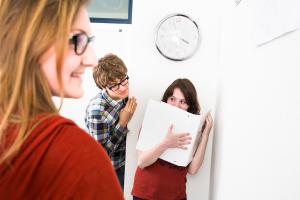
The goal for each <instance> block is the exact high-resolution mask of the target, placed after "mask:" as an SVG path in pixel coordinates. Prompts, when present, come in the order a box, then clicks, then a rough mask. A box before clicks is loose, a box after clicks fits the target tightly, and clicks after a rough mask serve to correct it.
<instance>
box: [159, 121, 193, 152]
mask: <svg viewBox="0 0 300 200" xmlns="http://www.w3.org/2000/svg"><path fill="white" fill-rule="evenodd" d="M191 139H192V137H191V136H190V133H173V125H171V126H170V127H169V129H168V133H167V135H166V137H165V138H164V140H163V142H162V143H163V144H164V146H165V148H181V149H187V147H186V145H188V144H190V143H191Z"/></svg>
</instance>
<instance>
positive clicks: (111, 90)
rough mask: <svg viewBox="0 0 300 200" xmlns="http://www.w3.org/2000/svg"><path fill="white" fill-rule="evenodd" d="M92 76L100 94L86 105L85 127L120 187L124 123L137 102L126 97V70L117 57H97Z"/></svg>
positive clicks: (125, 124) (122, 166) (125, 128)
mask: <svg viewBox="0 0 300 200" xmlns="http://www.w3.org/2000/svg"><path fill="white" fill-rule="evenodd" d="M93 77H94V81H95V83H96V85H97V86H98V88H99V89H100V92H99V93H98V94H97V96H95V97H94V98H93V99H91V100H90V102H89V104H88V106H87V109H86V116H85V124H86V126H87V128H88V132H89V134H90V135H92V136H93V137H94V138H95V139H96V140H97V141H98V142H99V143H101V144H102V145H103V147H104V148H105V149H106V151H107V154H108V155H109V157H110V159H111V161H112V164H113V166H114V168H115V171H116V173H117V176H118V179H119V181H120V184H121V186H122V188H124V171H125V155H126V135H127V133H128V129H127V124H128V122H129V121H130V120H131V117H132V115H133V113H134V112H135V109H136V106H137V102H136V99H135V98H134V97H131V98H128V95H129V87H128V84H129V82H128V81H129V77H128V75H127V68H126V66H125V64H124V62H123V61H122V60H121V59H120V58H119V57H118V56H116V55H113V54H108V55H106V56H104V57H103V58H101V59H100V60H99V61H98V66H96V67H95V68H94V71H93ZM99 167H101V166H99Z"/></svg>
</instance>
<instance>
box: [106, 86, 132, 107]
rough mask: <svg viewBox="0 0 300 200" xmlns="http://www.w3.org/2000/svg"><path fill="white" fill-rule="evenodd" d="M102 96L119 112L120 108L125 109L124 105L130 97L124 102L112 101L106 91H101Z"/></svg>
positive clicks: (123, 100)
mask: <svg viewBox="0 0 300 200" xmlns="http://www.w3.org/2000/svg"><path fill="white" fill-rule="evenodd" d="M101 95H102V97H103V99H104V100H105V101H106V102H107V103H108V104H109V105H110V106H111V107H115V108H116V109H117V110H119V109H120V108H123V107H124V105H125V104H126V102H127V100H128V97H126V98H125V99H122V100H114V99H112V98H111V97H110V96H109V95H108V93H107V92H106V90H101Z"/></svg>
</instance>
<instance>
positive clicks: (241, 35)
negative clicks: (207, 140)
mask: <svg viewBox="0 0 300 200" xmlns="http://www.w3.org/2000/svg"><path fill="white" fill-rule="evenodd" d="M277 2H279V1H269V3H270V5H272V3H274V4H275V3H277ZM282 2H284V1H282ZM259 3H260V1H242V2H241V3H240V5H239V6H238V7H235V6H234V4H233V1H224V2H222V5H221V6H222V8H223V9H222V11H224V12H223V16H222V37H221V44H220V47H221V50H220V52H221V53H220V55H221V56H220V72H221V73H220V74H221V77H220V84H219V86H218V88H219V89H220V93H219V95H218V100H217V102H218V104H217V108H216V109H217V112H216V118H217V120H216V126H215V135H214V149H213V161H212V166H213V173H212V174H213V177H212V188H213V189H212V191H211V199H212V200H241V199H243V200H253V199H255V200H266V199H267V200H283V199H284V200H296V199H300V190H299V185H300V167H299V165H300V157H299V152H300V145H299V144H300V142H299V141H300V135H299V133H300V126H299V122H300V93H299V89H300V88H299V85H300V79H299V74H300V68H299V66H300V59H299V52H300V45H299V44H300V32H299V31H296V32H293V33H290V34H287V35H285V36H284V37H281V38H278V39H276V40H274V41H272V42H270V43H268V44H265V45H263V46H260V47H257V46H256V44H255V35H256V33H257V31H258V30H257V29H256V24H255V23H257V21H255V20H254V18H255V17H254V13H255V12H256V10H257V6H258V5H259ZM289 3H290V2H289ZM292 7H293V6H292ZM280 10H281V11H282V9H280ZM298 13H299V11H298ZM278 14H279V13H278ZM286 14H289V13H286ZM298 16H299V14H298ZM267 17H270V16H267ZM270 20H273V19H272V18H271V17H270ZM275 23H278V25H279V26H280V24H279V21H275Z"/></svg>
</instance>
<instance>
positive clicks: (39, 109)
mask: <svg viewBox="0 0 300 200" xmlns="http://www.w3.org/2000/svg"><path fill="white" fill-rule="evenodd" d="M86 3H87V0H38V1H37V0H1V1H0V27H1V31H0V44H1V48H0V91H1V95H0V121H1V123H0V148H4V147H3V145H4V139H5V137H6V134H9V133H7V132H5V129H6V128H7V127H8V126H11V125H17V127H18V133H17V135H16V137H15V139H14V140H13V143H12V144H11V145H10V146H9V147H7V148H6V149H5V151H4V152H3V151H2V152H1V154H0V164H1V163H3V162H4V161H7V160H9V159H10V158H12V156H13V155H14V154H15V153H16V152H17V151H18V150H19V149H20V147H21V145H22V144H23V142H24V141H25V139H26V137H27V136H28V135H29V133H30V129H32V126H31V125H32V120H33V119H34V118H35V117H36V116H37V115H39V114H41V113H50V114H55V113H57V112H58V110H57V108H56V106H55V105H54V103H53V101H52V99H51V96H52V95H51V91H50V89H49V86H48V84H47V81H46V79H45V77H44V76H43V74H42V72H41V69H40V63H39V62H40V58H41V56H42V55H43V54H44V53H45V52H46V51H47V50H48V49H49V48H50V47H52V46H55V48H56V55H57V57H56V59H57V60H56V63H57V66H56V68H57V77H58V82H59V85H60V91H61V92H60V95H61V97H63V89H62V87H63V86H62V78H61V71H62V69H61V66H62V62H63V55H64V52H65V50H66V48H67V45H68V42H69V34H70V31H71V26H72V23H73V21H74V19H75V16H76V13H77V12H78V10H79V8H80V7H81V6H83V5H84V4H86ZM29 124H31V125H30V126H31V128H30V127H29ZM33 126H34V124H33Z"/></svg>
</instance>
